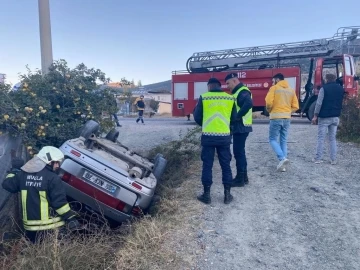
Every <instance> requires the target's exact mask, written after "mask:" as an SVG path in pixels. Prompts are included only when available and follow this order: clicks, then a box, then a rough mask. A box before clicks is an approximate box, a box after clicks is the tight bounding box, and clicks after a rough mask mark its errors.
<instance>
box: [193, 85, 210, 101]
mask: <svg viewBox="0 0 360 270" xmlns="http://www.w3.org/2000/svg"><path fill="white" fill-rule="evenodd" d="M207 91H208V88H207V82H195V83H194V98H195V99H199V97H200V95H201V94H203V93H205V92H207Z"/></svg>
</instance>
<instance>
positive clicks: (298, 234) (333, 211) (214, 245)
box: [195, 125, 360, 270]
mask: <svg viewBox="0 0 360 270" xmlns="http://www.w3.org/2000/svg"><path fill="white" fill-rule="evenodd" d="M267 132H268V126H267V125H255V126H254V132H253V133H252V134H251V135H250V136H249V138H248V141H247V147H246V151H247V156H248V170H249V181H250V183H249V185H248V186H246V187H245V188H233V189H232V194H233V195H234V202H233V203H232V204H230V205H224V204H223V187H222V185H221V171H220V167H219V165H218V162H217V163H216V165H215V167H214V175H213V177H214V179H213V180H214V185H213V187H212V200H213V202H212V205H211V206H205V207H204V211H203V213H202V217H203V219H204V223H203V227H202V228H199V232H198V237H197V238H198V239H196V241H198V242H199V246H200V247H201V246H203V247H204V249H203V250H204V252H202V255H201V256H199V260H198V263H197V266H196V267H195V269H314V270H315V269H323V270H325V269H347V270H350V269H354V270H355V269H360V167H359V161H360V148H359V147H356V146H355V145H352V144H343V143H340V144H339V146H338V159H339V163H338V165H335V166H334V165H330V164H329V159H328V160H326V161H325V162H324V163H323V164H314V163H312V162H311V159H312V158H313V154H314V149H315V145H316V132H317V127H316V126H312V125H292V126H291V131H290V135H289V144H288V148H289V159H290V161H291V163H290V164H289V165H288V169H287V172H276V171H275V169H276V165H277V160H276V158H275V154H274V153H273V151H272V150H271V148H270V146H269V144H268V142H267V141H268V139H267ZM325 157H328V152H326V153H325ZM232 168H233V172H235V161H234V160H233V161H232ZM200 190H201V185H199V190H198V192H199V193H200Z"/></svg>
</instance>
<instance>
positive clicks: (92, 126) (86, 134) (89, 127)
mask: <svg viewBox="0 0 360 270" xmlns="http://www.w3.org/2000/svg"><path fill="white" fill-rule="evenodd" d="M98 131H99V124H98V123H97V122H95V121H94V120H89V121H87V122H86V123H85V125H84V127H83V128H82V129H81V130H80V134H79V137H83V138H84V139H85V140H87V139H89V138H90V136H91V134H95V133H96V132H98Z"/></svg>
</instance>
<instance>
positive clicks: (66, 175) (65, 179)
mask: <svg viewBox="0 0 360 270" xmlns="http://www.w3.org/2000/svg"><path fill="white" fill-rule="evenodd" d="M70 178H71V174H70V173H67V172H65V173H64V175H63V176H62V177H61V179H62V180H64V181H65V182H66V183H67V182H69V180H70Z"/></svg>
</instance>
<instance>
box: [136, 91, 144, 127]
mask: <svg viewBox="0 0 360 270" xmlns="http://www.w3.org/2000/svg"><path fill="white" fill-rule="evenodd" d="M135 105H136V108H137V110H138V114H139V117H138V119H136V123H139V121H140V120H141V123H143V125H144V110H145V102H144V96H143V95H141V96H140V99H137V100H136V101H135Z"/></svg>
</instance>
